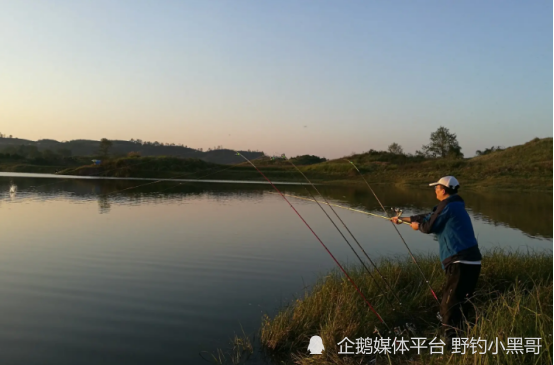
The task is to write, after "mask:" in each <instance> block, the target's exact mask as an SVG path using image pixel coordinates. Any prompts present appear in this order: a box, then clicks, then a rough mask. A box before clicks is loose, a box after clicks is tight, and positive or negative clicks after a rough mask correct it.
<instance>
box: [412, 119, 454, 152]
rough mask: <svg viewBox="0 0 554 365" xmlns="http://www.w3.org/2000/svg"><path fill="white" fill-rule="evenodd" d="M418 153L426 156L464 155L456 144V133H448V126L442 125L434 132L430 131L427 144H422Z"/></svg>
mask: <svg viewBox="0 0 554 365" xmlns="http://www.w3.org/2000/svg"><path fill="white" fill-rule="evenodd" d="M418 152H420V151H418ZM416 153H417V152H416ZM420 153H421V154H423V155H425V156H427V157H442V158H446V157H450V158H463V157H464V154H463V153H462V148H461V147H460V145H459V144H458V139H457V137H456V134H455V133H450V131H449V130H448V128H446V127H442V126H441V127H439V128H438V129H437V130H436V131H435V132H433V133H431V140H430V142H429V144H428V145H424V146H423V147H422V151H421V152H420Z"/></svg>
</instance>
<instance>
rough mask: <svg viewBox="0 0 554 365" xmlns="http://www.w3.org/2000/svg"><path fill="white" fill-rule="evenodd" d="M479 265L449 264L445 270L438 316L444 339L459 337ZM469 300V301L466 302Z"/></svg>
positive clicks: (468, 310) (471, 307)
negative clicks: (440, 318) (440, 319)
mask: <svg viewBox="0 0 554 365" xmlns="http://www.w3.org/2000/svg"><path fill="white" fill-rule="evenodd" d="M480 272H481V265H468V264H460V263H457V264H450V265H449V266H448V267H447V268H446V270H445V273H446V282H445V284H444V288H443V294H442V302H441V306H440V314H441V317H442V326H443V330H444V334H445V337H446V338H447V339H451V338H452V337H459V333H458V331H459V330H461V329H462V328H463V323H464V321H465V319H469V316H470V313H472V309H473V306H472V304H471V303H470V301H469V300H471V298H472V297H473V293H474V291H475V286H476V285H477V279H479V273H480ZM468 299H469V300H468Z"/></svg>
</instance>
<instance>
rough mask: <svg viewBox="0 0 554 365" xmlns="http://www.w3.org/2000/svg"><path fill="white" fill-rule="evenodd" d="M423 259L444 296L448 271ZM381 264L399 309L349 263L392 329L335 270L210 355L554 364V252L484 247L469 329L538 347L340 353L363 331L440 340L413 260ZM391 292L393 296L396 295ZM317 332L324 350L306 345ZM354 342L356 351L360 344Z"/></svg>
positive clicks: (295, 360) (345, 363)
mask: <svg viewBox="0 0 554 365" xmlns="http://www.w3.org/2000/svg"><path fill="white" fill-rule="evenodd" d="M417 258H418V262H419V264H420V265H421V267H422V270H423V272H424V274H425V276H426V277H427V279H428V280H429V281H430V284H431V286H432V287H433V288H434V290H435V291H436V292H437V295H438V296H439V298H440V297H442V292H441V287H442V285H443V282H444V274H443V272H442V270H441V268H440V264H439V258H438V257H436V256H435V255H427V256H425V255H419V256H417ZM378 267H379V270H380V271H381V272H382V273H383V275H384V276H385V278H387V280H388V281H389V283H391V286H392V289H393V290H394V291H395V293H396V294H397V295H398V297H399V298H400V300H401V301H402V305H401V306H399V305H398V303H396V304H395V307H394V308H393V307H392V306H391V305H390V304H389V302H387V301H386V299H385V296H386V295H387V294H386V293H384V292H382V291H381V290H380V289H379V288H378V287H377V286H376V285H375V282H374V281H373V280H372V279H371V278H370V277H369V276H368V275H367V273H366V272H365V271H364V270H363V269H362V268H361V267H360V266H359V265H358V266H356V265H352V266H349V267H348V269H347V270H348V272H349V275H351V276H352V278H353V279H354V281H355V282H356V283H357V284H358V285H359V287H360V288H361V290H362V291H363V293H364V295H365V296H366V297H367V298H368V299H369V300H370V302H371V304H372V305H373V306H374V307H375V309H376V310H377V311H378V313H379V314H380V315H381V316H382V318H383V319H384V321H385V322H386V323H387V325H388V327H389V328H387V327H386V326H385V325H383V324H382V323H380V322H379V320H378V319H377V317H376V316H375V314H374V313H373V312H372V311H371V310H370V309H369V308H368V306H367V305H366V303H365V302H364V301H363V300H362V299H361V297H360V296H359V294H358V293H357V292H356V290H355V289H354V288H353V287H352V285H351V283H350V282H349V281H348V280H347V279H346V278H345V277H344V275H342V273H340V272H339V271H338V269H337V270H334V271H332V272H330V273H328V274H326V275H324V276H322V277H321V278H320V279H319V281H317V282H316V284H315V285H313V286H312V287H311V288H308V289H306V291H305V293H304V294H302V295H300V296H299V297H298V298H297V299H295V300H292V301H291V302H290V303H289V304H288V305H287V306H285V307H282V308H281V310H280V311H278V312H277V314H274V315H264V316H263V318H262V324H261V329H260V331H259V333H257V334H255V335H254V336H253V337H252V338H250V337H248V336H246V335H244V334H243V335H241V336H235V338H234V339H233V340H232V341H231V342H232V346H231V347H230V348H229V349H219V350H217V352H216V353H215V354H212V355H211V356H207V357H210V359H211V360H212V361H213V363H219V364H248V363H249V359H250V358H251V356H252V355H254V356H262V357H264V358H266V359H271V360H272V363H274V364H297V365H311V364H318V365H331V364H335V365H357V364H374V365H379V364H383V365H384V364H414V365H419V364H454V365H458V364H460V365H461V364H467V365H469V364H481V365H488V364H491V365H492V364H505V365H511V364H514V365H515V364H552V360H553V358H552V355H553V354H552V325H553V322H552V297H553V287H552V252H523V253H522V252H512V251H505V250H500V249H497V250H491V251H488V252H487V251H485V252H484V255H483V268H482V271H481V275H480V278H479V282H478V285H477V289H476V294H475V296H474V297H473V298H472V299H471V301H472V304H473V306H474V310H475V317H474V318H471V323H469V322H466V324H467V326H468V328H469V330H468V332H466V333H465V336H464V337H468V338H470V339H471V338H474V339H479V338H480V339H482V340H487V344H490V343H491V341H492V342H494V341H495V339H496V338H498V340H499V341H501V342H502V343H503V344H504V346H505V347H506V346H507V343H508V338H509V337H512V338H540V345H541V347H540V351H539V354H533V353H529V352H527V351H523V353H514V354H511V353H506V351H502V348H501V345H499V351H498V354H496V355H494V354H493V352H494V351H493V350H494V348H493V349H491V350H490V351H487V353H486V354H472V353H471V349H470V350H469V351H468V353H466V354H465V355H462V354H452V353H451V352H449V351H447V350H445V351H444V354H442V355H440V354H433V355H430V354H429V351H428V349H426V350H423V352H422V354H421V355H417V353H416V350H410V352H409V353H408V354H404V355H402V354H391V355H389V356H387V355H386V354H378V355H369V354H358V355H355V354H354V355H339V354H338V352H339V351H340V349H339V346H338V345H337V344H338V343H339V342H341V341H342V340H343V339H344V338H345V337H348V338H349V339H350V340H352V341H354V342H355V341H356V339H358V338H368V337H369V338H372V339H373V338H376V337H377V338H380V337H381V336H382V337H383V338H391V339H394V337H397V338H399V337H403V338H404V339H408V340H410V342H409V344H410V345H411V344H412V342H411V339H412V338H414V337H424V338H427V339H428V341H430V340H432V339H433V338H435V337H436V338H437V341H438V340H440V339H441V332H440V330H439V327H440V322H439V320H438V319H437V312H438V305H437V303H436V302H435V300H434V298H433V297H432V295H431V293H430V291H429V289H428V287H427V286H426V285H425V283H424V282H423V280H422V279H421V276H420V274H419V272H418V270H417V268H416V266H415V265H414V264H413V263H412V261H411V260H410V259H408V258H389V259H387V258H385V259H382V260H381V261H380V262H379V263H378ZM380 286H381V287H383V285H382V283H381V285H380ZM388 298H389V299H390V300H393V301H394V297H393V296H391V295H390V294H388ZM314 335H319V336H320V337H321V338H322V339H323V344H324V346H325V350H324V351H323V353H322V354H321V355H309V353H308V352H307V347H308V344H309V342H310V338H311V336H314ZM428 341H427V342H428ZM523 343H525V342H523ZM482 344H483V342H481V345H482ZM487 346H488V345H487ZM353 349H354V350H352V351H354V352H356V347H355V346H354V347H353ZM480 351H483V350H482V349H481V350H480Z"/></svg>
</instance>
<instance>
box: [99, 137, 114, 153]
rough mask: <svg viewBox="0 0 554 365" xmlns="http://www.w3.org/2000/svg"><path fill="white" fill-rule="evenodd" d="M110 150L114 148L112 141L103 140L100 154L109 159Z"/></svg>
mask: <svg viewBox="0 0 554 365" xmlns="http://www.w3.org/2000/svg"><path fill="white" fill-rule="evenodd" d="M110 148H112V141H110V140H109V139H107V138H102V139H101V140H100V146H99V147H98V154H99V155H100V156H102V157H104V158H106V157H108V154H109V152H110Z"/></svg>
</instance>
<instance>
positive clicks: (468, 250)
mask: <svg viewBox="0 0 554 365" xmlns="http://www.w3.org/2000/svg"><path fill="white" fill-rule="evenodd" d="M429 186H434V187H435V194H436V196H437V199H438V200H439V201H440V203H439V204H438V205H437V206H436V207H434V208H433V212H432V213H428V214H420V215H415V216H412V217H394V218H392V221H393V222H394V223H396V224H400V223H402V221H404V222H408V223H411V226H412V229H414V230H416V231H417V230H419V231H421V232H423V233H434V234H435V235H436V236H437V238H438V241H439V252H440V259H441V263H442V268H443V269H444V271H445V274H446V282H445V284H444V287H443V296H442V301H441V305H440V315H441V317H442V325H443V329H444V333H445V337H446V340H447V345H450V344H451V340H452V338H453V337H457V330H459V329H460V328H462V325H463V322H464V317H465V318H467V317H468V315H469V312H470V309H471V303H470V302H469V301H468V299H469V298H471V297H472V296H473V292H474V290H475V286H476V284H477V279H478V278H479V273H480V271H481V252H480V251H479V246H478V245H477V240H476V239H475V234H474V232H473V226H472V224H471V220H470V218H469V214H468V213H467V211H466V210H465V204H464V201H463V199H462V198H461V197H460V196H459V195H458V189H459V187H460V184H459V183H458V180H456V178H455V177H453V176H445V177H443V178H441V179H440V180H439V181H438V182H435V183H432V184H429Z"/></svg>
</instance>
